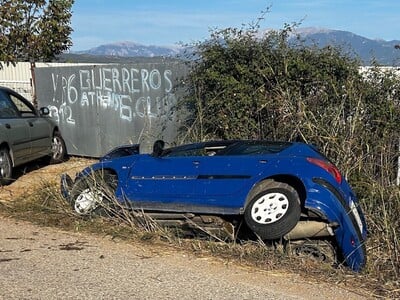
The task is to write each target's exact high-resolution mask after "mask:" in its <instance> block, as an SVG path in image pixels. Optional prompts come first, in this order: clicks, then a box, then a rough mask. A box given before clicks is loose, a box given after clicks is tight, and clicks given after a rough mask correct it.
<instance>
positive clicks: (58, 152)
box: [50, 131, 67, 164]
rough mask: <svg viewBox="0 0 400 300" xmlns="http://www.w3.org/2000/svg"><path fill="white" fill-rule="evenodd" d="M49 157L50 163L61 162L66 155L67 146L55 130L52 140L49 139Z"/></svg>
mask: <svg viewBox="0 0 400 300" xmlns="http://www.w3.org/2000/svg"><path fill="white" fill-rule="evenodd" d="M51 151H52V154H51V158H50V163H51V164H56V163H60V162H63V161H64V160H65V157H66V155H67V147H66V146H65V142H64V139H63V138H62V136H61V134H60V133H59V132H58V131H56V132H54V135H53V138H52V141H51Z"/></svg>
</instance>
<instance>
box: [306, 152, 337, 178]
mask: <svg viewBox="0 0 400 300" xmlns="http://www.w3.org/2000/svg"><path fill="white" fill-rule="evenodd" d="M307 161H308V162H310V163H312V164H314V165H317V166H318V167H321V168H322V169H324V170H325V171H327V172H329V173H330V174H331V175H332V176H333V178H335V180H336V182H337V183H339V184H341V183H342V174H340V171H339V170H338V168H336V166H335V165H334V164H332V163H330V162H329V161H326V160H323V159H319V158H314V157H307Z"/></svg>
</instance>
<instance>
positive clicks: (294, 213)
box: [244, 180, 301, 240]
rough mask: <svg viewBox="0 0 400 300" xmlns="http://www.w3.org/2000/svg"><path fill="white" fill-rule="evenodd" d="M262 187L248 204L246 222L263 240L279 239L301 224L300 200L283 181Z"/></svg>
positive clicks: (294, 191)
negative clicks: (298, 223) (299, 222)
mask: <svg viewBox="0 0 400 300" xmlns="http://www.w3.org/2000/svg"><path fill="white" fill-rule="evenodd" d="M262 186H263V187H264V188H263V190H262V191H261V192H259V193H257V194H256V195H255V196H253V197H252V198H250V201H249V202H248V204H247V205H246V209H245V213H244V218H245V222H246V224H247V226H248V227H249V228H250V229H251V230H253V232H254V233H256V234H257V235H258V236H259V237H260V238H262V239H263V240H274V239H279V238H281V237H282V236H284V235H285V234H286V233H288V232H289V231H290V230H292V229H293V228H294V227H295V226H296V224H297V222H298V221H299V219H300V213H301V207H300V198H299V195H298V193H297V192H296V190H295V189H294V188H293V187H291V186H290V185H288V184H286V183H283V182H277V181H269V180H268V181H266V182H264V183H263V185H262ZM255 189H256V190H257V189H260V188H259V187H257V186H256V187H255Z"/></svg>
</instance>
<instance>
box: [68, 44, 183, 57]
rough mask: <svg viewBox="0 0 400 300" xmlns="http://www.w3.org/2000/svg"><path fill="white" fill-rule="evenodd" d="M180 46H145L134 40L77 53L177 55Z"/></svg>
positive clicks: (133, 55)
mask: <svg viewBox="0 0 400 300" xmlns="http://www.w3.org/2000/svg"><path fill="white" fill-rule="evenodd" d="M180 50H181V48H179V47H162V46H145V45H142V44H138V43H134V42H119V43H112V44H106V45H101V46H98V47H95V48H92V49H89V50H86V51H80V52H76V54H90V55H105V56H120V57H138V56H142V57H158V56H176V55H177V54H179V52H180Z"/></svg>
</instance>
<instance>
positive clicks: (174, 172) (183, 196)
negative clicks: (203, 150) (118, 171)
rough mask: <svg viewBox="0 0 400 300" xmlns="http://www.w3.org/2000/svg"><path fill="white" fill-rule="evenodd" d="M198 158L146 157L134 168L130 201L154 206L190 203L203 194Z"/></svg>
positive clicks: (129, 193)
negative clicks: (201, 191)
mask: <svg viewBox="0 0 400 300" xmlns="http://www.w3.org/2000/svg"><path fill="white" fill-rule="evenodd" d="M198 175H199V169H198V165H197V163H196V159H194V157H153V156H151V155H143V156H142V157H141V158H140V159H138V160H137V161H136V162H135V163H134V165H133V166H132V171H131V174H130V177H129V179H128V183H127V186H126V190H125V193H126V195H127V197H128V199H134V200H135V201H153V202H163V203H171V202H190V201H191V199H192V198H193V196H194V195H197V194H198V193H199V192H200V190H199V189H200V188H201V186H200V185H199V182H198V180H197V178H198Z"/></svg>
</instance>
